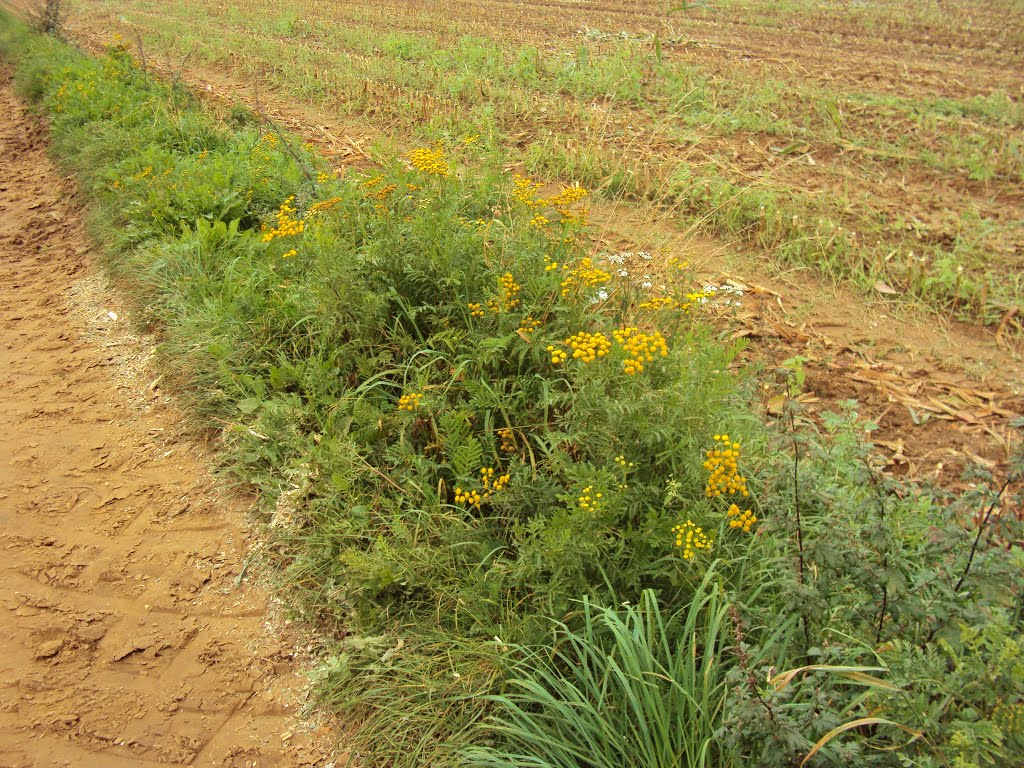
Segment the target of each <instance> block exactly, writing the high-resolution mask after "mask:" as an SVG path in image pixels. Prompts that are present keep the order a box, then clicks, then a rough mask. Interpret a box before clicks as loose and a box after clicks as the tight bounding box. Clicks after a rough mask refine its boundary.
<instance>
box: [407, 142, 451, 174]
mask: <svg viewBox="0 0 1024 768" xmlns="http://www.w3.org/2000/svg"><path fill="white" fill-rule="evenodd" d="M406 157H407V158H409V162H410V163H412V167H413V168H415V169H416V170H417V171H422V172H423V173H426V174H428V175H430V176H448V175H449V174H450V173H451V171H450V170H449V168H448V163H447V162H446V161H445V159H444V150H443V149H441V147H440V146H435V147H434V148H433V149H427V148H426V147H420V148H419V149H414V150H412V151H411V152H409V153H408V154H407V155H406Z"/></svg>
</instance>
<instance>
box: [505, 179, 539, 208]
mask: <svg viewBox="0 0 1024 768" xmlns="http://www.w3.org/2000/svg"><path fill="white" fill-rule="evenodd" d="M538 192H540V182H539V181H533V180H532V179H530V178H529V177H526V176H520V175H519V174H516V175H515V176H513V177H512V198H513V199H514V200H516V201H518V202H519V203H521V204H523V205H525V206H526V207H527V208H539V207H541V206H543V205H545V204H546V203H547V201H546V200H545V199H544V198H542V197H537V193H538Z"/></svg>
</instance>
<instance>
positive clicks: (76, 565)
mask: <svg viewBox="0 0 1024 768" xmlns="http://www.w3.org/2000/svg"><path fill="white" fill-rule="evenodd" d="M9 80H10V78H9V76H8V75H6V74H4V75H3V76H0V157H2V158H3V161H2V162H0V404H2V405H0V526H2V530H3V564H2V567H0V585H2V586H0V595H2V600H3V602H2V605H0V679H2V687H0V766H2V767H3V768H28V767H29V766H33V767H35V766H38V767H39V768H51V767H54V766H76V767H78V768H90V767H92V768H141V767H142V766H154V767H156V766H182V765H191V766H237V767H239V768H240V767H241V766H262V767H266V768H269V767H270V766H326V765H333V763H331V762H330V761H331V751H330V749H329V745H330V733H329V730H328V729H327V728H326V727H323V728H320V729H317V728H316V726H315V725H312V724H309V723H310V721H309V720H308V719H307V720H306V721H300V720H299V719H297V717H296V714H297V710H298V709H300V708H301V706H302V703H303V699H304V685H303V681H302V679H301V678H300V676H299V675H298V673H297V668H296V662H295V660H294V656H295V652H294V651H293V646H294V639H287V638H285V639H282V637H281V636H276V637H275V635H274V633H273V632H272V631H268V627H269V620H270V616H271V613H270V598H269V595H268V593H267V592H266V591H265V590H264V589H262V588H261V587H259V586H256V585H253V584H252V583H251V580H250V578H247V569H246V566H247V564H248V560H247V557H249V556H250V543H251V542H250V537H249V535H248V533H247V530H246V528H245V526H244V524H243V519H244V514H245V510H246V502H245V500H244V499H241V498H238V497H232V496H228V495H225V494H224V493H223V492H221V491H218V489H217V484H216V483H215V482H214V480H213V479H212V478H211V476H210V473H209V463H210V462H209V457H208V455H207V453H206V451H205V449H204V448H203V447H202V446H200V445H197V444H195V443H193V442H190V440H189V439H187V438H185V437H183V430H182V428H181V417H180V414H179V413H178V412H176V411H175V409H174V407H173V405H172V404H171V403H170V402H168V400H167V399H166V398H165V397H164V396H163V395H162V394H161V392H160V390H159V383H158V382H157V381H154V377H155V374H153V373H151V372H150V371H149V368H148V365H147V358H148V353H149V351H148V349H147V342H146V340H145V339H138V338H135V337H133V336H132V334H131V333H130V332H129V331H128V329H127V325H128V324H127V323H126V321H125V319H124V317H123V316H122V312H121V310H120V308H119V306H118V304H117V303H116V299H113V298H112V297H111V296H110V295H108V294H107V293H106V291H105V289H104V286H103V285H102V283H101V282H100V281H99V279H98V278H97V277H96V275H95V272H94V266H93V256H92V254H91V253H90V251H89V246H88V245H87V239H86V237H85V234H84V232H83V229H82V225H81V222H80V220H79V215H78V212H77V211H76V210H75V209H74V207H73V206H72V205H70V204H69V202H68V191H67V189H68V188H67V187H66V186H65V184H64V180H63V179H62V178H61V177H60V176H59V174H58V173H57V171H56V170H55V168H54V167H53V166H52V165H51V163H50V162H49V161H48V159H47V157H46V155H45V152H44V150H45V141H44V136H43V131H42V130H41V128H40V126H38V125H37V124H36V123H35V122H34V121H33V120H32V119H30V117H29V116H28V115H27V114H26V113H25V111H24V110H23V109H22V107H21V106H20V105H19V104H18V103H17V102H16V101H15V99H14V98H13V96H12V95H11V92H10V87H9Z"/></svg>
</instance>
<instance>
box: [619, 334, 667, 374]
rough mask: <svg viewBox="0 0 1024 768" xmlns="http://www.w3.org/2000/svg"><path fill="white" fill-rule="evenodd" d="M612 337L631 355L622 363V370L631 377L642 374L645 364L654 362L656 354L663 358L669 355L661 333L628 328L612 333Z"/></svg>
mask: <svg viewBox="0 0 1024 768" xmlns="http://www.w3.org/2000/svg"><path fill="white" fill-rule="evenodd" d="M612 335H613V336H614V337H615V340H616V341H617V342H619V344H621V345H622V348H623V349H625V350H626V354H628V355H630V357H629V358H627V359H626V360H624V361H623V363H622V370H623V371H625V372H626V373H628V374H629V375H630V376H634V375H636V374H638V373H640V371H642V370H643V369H644V363H645V362H646V363H650V362H653V361H654V356H655V355H656V354H657V355H661V356H662V357H665V356H666V355H667V354H668V344H666V343H665V337H664V336H662V335H661V331H655V332H654V333H642V332H641V331H640V329H639V328H634V327H632V326H628V327H626V328H619V329H617V330H615V331H612Z"/></svg>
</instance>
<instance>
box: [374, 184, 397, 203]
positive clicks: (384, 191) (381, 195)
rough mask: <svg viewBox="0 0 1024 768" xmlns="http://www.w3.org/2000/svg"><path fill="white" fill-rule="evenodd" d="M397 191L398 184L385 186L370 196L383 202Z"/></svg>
mask: <svg viewBox="0 0 1024 768" xmlns="http://www.w3.org/2000/svg"><path fill="white" fill-rule="evenodd" d="M396 189H398V185H397V184H385V185H384V186H383V187H381V188H380V189H377V190H376V191H374V192H372V193H371V194H370V197H372V198H373V199H375V200H383V199H385V198H386V197H387V196H388V195H390V194H391V193H392V192H394V191H395V190H396Z"/></svg>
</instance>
